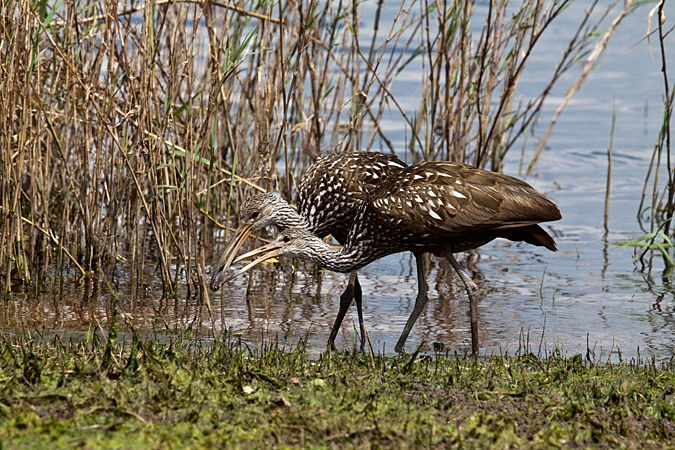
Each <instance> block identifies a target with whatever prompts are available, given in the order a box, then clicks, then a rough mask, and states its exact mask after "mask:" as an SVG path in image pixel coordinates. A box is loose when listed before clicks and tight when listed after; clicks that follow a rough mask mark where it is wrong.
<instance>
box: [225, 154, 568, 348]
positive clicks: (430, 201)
mask: <svg viewBox="0 0 675 450" xmlns="http://www.w3.org/2000/svg"><path fill="white" fill-rule="evenodd" d="M561 218H562V216H561V215H560V211H559V210H558V208H557V207H556V206H555V205H554V204H553V203H552V202H551V201H549V200H548V199H546V198H545V197H544V196H543V195H542V194H540V193H539V192H537V191H536V190H534V188H532V187H531V186H530V185H529V184H527V183H525V182H524V181H521V180H519V179H517V178H513V177H510V176H507V175H502V174H498V173H494V172H489V171H485V170H481V169H477V168H474V167H472V166H468V165H466V164H457V163H450V162H444V161H430V162H422V163H419V164H416V165H413V166H409V167H407V168H405V169H403V170H401V171H400V172H399V173H398V174H396V175H393V176H391V177H389V178H388V179H387V180H386V181H385V182H384V183H383V184H381V185H380V186H378V187H377V188H375V189H373V191H372V192H371V194H370V195H369V196H368V198H367V200H366V201H365V202H364V203H363V204H362V206H361V208H360V210H359V213H358V216H357V217H356V219H355V221H354V223H353V225H352V228H351V229H350V231H349V235H348V237H347V240H346V242H345V244H344V246H343V247H342V248H339V249H335V248H332V247H330V246H329V245H328V244H326V243H325V242H323V241H321V240H320V239H318V238H316V237H314V236H313V235H312V234H311V233H307V232H306V230H302V229H295V228H290V229H287V230H285V231H284V232H282V233H281V234H279V236H278V237H277V238H276V239H275V240H274V242H272V243H271V244H268V245H266V246H263V247H261V248H259V249H257V250H253V251H251V252H249V253H247V254H245V255H242V256H240V257H239V258H237V259H236V260H235V262H236V261H240V260H242V259H245V258H249V257H254V256H258V255H262V256H260V257H258V259H256V260H254V261H253V262H251V263H250V264H248V265H247V266H245V267H244V268H242V269H241V270H239V271H238V272H237V273H235V274H234V275H232V276H231V277H230V278H228V280H226V281H229V280H230V279H232V278H234V277H235V276H237V275H239V274H241V273H243V272H245V271H247V270H249V269H250V268H251V267H254V266H255V265H257V264H259V263H261V262H262V261H265V260H267V259H270V258H273V257H277V256H288V257H292V258H298V259H306V260H310V261H313V262H315V263H316V264H318V265H320V266H322V267H325V268H327V269H329V270H333V271H336V272H350V271H353V270H358V269H360V268H361V267H363V266H365V265H367V264H369V263H371V262H373V261H375V260H377V259H379V258H382V257H383V256H386V255H389V254H392V253H398V252H403V251H411V252H412V253H413V254H414V255H415V256H416V257H417V269H418V270H417V274H418V279H419V294H418V296H417V300H416V301H415V306H414V308H413V312H412V314H411V315H410V317H409V319H408V322H407V323H406V325H405V328H404V330H403V334H402V335H401V338H400V339H399V341H398V343H397V344H396V347H395V350H396V351H397V352H400V351H402V350H403V347H404V345H405V341H406V339H407V337H408V334H409V333H410V330H411V329H412V327H413V325H414V324H415V322H416V320H417V318H418V316H419V314H420V313H421V312H422V310H423V309H424V306H425V305H426V303H427V300H428V296H427V285H426V280H425V279H424V272H423V270H422V267H421V261H422V258H420V256H421V255H422V254H423V253H424V252H430V253H433V254H435V255H437V256H443V257H445V258H447V259H448V261H449V262H450V264H451V265H452V267H453V268H454V269H455V271H456V272H457V274H458V275H459V277H460V278H461V280H462V281H463V282H464V285H465V286H466V289H467V293H468V296H469V309H470V320H471V350H472V352H473V353H474V354H476V353H478V350H479V346H478V310H477V302H476V291H477V290H478V286H476V284H475V283H474V282H473V281H472V280H471V278H470V277H469V276H468V275H467V274H466V273H465V272H464V271H463V270H462V268H461V266H460V265H459V263H458V262H457V260H456V259H455V257H454V256H453V253H457V252H462V251H467V250H470V249H474V248H477V247H480V246H482V245H484V244H487V243H488V242H490V241H492V240H493V239H495V238H505V239H508V240H511V241H524V242H527V243H529V244H533V245H537V246H543V247H546V248H547V249H549V250H551V251H556V250H557V248H556V245H555V241H554V240H553V238H551V236H549V235H548V233H546V231H544V229H542V228H541V227H540V226H539V225H538V223H540V222H549V221H554V220H559V219H561Z"/></svg>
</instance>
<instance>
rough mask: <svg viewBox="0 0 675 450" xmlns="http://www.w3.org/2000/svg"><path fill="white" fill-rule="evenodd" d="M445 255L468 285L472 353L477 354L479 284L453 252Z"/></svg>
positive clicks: (465, 284)
mask: <svg viewBox="0 0 675 450" xmlns="http://www.w3.org/2000/svg"><path fill="white" fill-rule="evenodd" d="M445 257H446V258H447V259H448V261H450V264H452V267H453V268H454V269H455V272H457V275H459V277H460V278H461V279H462V282H464V286H466V293H467V294H468V295H469V317H470V319H471V353H473V354H474V355H477V354H478V351H479V347H478V299H477V298H476V294H477V293H478V286H476V283H474V282H473V280H472V279H471V278H469V275H467V274H466V272H464V269H462V266H460V265H459V263H458V262H457V260H456V259H455V257H454V256H452V253H448V254H447V255H445Z"/></svg>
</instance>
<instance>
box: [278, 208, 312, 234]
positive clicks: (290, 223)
mask: <svg viewBox="0 0 675 450" xmlns="http://www.w3.org/2000/svg"><path fill="white" fill-rule="evenodd" d="M277 228H279V230H282V231H283V230H285V229H287V228H309V222H307V219H305V218H304V217H302V216H301V215H300V214H298V213H297V212H296V211H295V210H294V209H293V208H292V207H291V205H288V204H287V206H286V207H285V208H284V214H282V215H281V218H280V219H279V220H278V221H277Z"/></svg>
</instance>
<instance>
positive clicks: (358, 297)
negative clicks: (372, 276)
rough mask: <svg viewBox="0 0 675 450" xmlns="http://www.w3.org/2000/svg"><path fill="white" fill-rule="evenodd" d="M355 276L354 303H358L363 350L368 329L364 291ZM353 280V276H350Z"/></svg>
mask: <svg viewBox="0 0 675 450" xmlns="http://www.w3.org/2000/svg"><path fill="white" fill-rule="evenodd" d="M352 273H353V274H354V302H355V303H356V312H357V314H358V316H359V330H360V331H361V350H363V348H364V346H365V345H366V327H365V325H364V324H363V291H361V283H359V276H358V275H357V274H356V272H352ZM350 279H351V275H350Z"/></svg>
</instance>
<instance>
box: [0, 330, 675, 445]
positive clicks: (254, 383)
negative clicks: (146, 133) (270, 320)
mask: <svg viewBox="0 0 675 450" xmlns="http://www.w3.org/2000/svg"><path fill="white" fill-rule="evenodd" d="M130 359H132V362H131V363H130V362H129V360H130ZM673 385H675V368H674V367H673V365H672V364H666V365H663V366H659V367H657V366H656V364H654V363H653V362H652V363H647V364H642V365H638V364H629V363H620V364H607V365H593V364H591V363H588V362H585V361H584V360H583V358H581V357H580V356H574V357H571V358H565V357H562V356H559V355H557V356H555V357H550V358H548V359H543V360H542V359H538V358H536V357H534V356H533V355H525V356H520V357H512V358H508V357H499V358H490V359H487V360H484V361H476V360H474V359H456V358H451V357H448V356H447V355H446V356H438V355H435V356H429V355H425V356H422V357H421V358H418V357H417V356H415V357H414V359H413V358H412V357H410V356H407V357H402V358H392V357H382V356H374V357H372V358H371V357H370V356H369V355H366V354H360V353H357V352H351V353H349V352H345V353H342V352H337V353H335V352H334V353H332V354H329V355H324V356H322V357H320V358H318V359H311V358H309V357H308V355H307V353H306V352H305V351H304V347H303V345H299V346H298V347H297V348H296V349H293V350H286V349H282V348H279V347H278V346H277V345H276V344H274V343H271V344H268V345H265V346H263V347H262V348H249V347H248V346H245V345H240V344H238V343H234V342H230V341H222V342H215V343H214V342H210V343H207V342H202V341H191V340H187V339H183V338H180V337H179V338H173V339H172V340H171V341H168V342H154V341H140V340H137V341H136V342H134V343H133V344H132V345H130V343H128V342H127V343H124V342H122V343H114V344H113V345H110V341H108V340H106V339H100V338H98V337H96V333H90V334H89V335H88V336H87V337H85V338H84V339H82V340H71V341H69V342H67V343H64V342H62V341H61V340H60V339H59V338H58V337H54V338H50V339H40V338H39V339H30V340H29V339H28V338H23V337H7V336H3V337H1V338H0V441H2V445H3V448H45V447H46V446H49V447H50V448H53V449H57V448H74V447H80V448H223V447H227V448H299V447H306V448H438V447H445V448H514V447H520V446H528V447H532V448H568V447H570V446H572V447H582V448H586V447H590V448H595V447H598V448H620V447H627V448H641V447H643V448H661V447H662V448H668V447H670V448H672V446H671V442H672V441H673V440H674V439H675V422H674V421H675V400H674V399H673V398H674V397H675V396H674V395H672V394H673V391H674V390H673V387H672V386H673Z"/></svg>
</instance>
